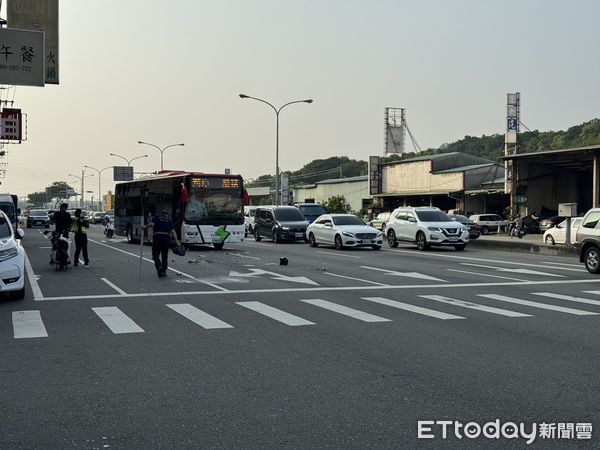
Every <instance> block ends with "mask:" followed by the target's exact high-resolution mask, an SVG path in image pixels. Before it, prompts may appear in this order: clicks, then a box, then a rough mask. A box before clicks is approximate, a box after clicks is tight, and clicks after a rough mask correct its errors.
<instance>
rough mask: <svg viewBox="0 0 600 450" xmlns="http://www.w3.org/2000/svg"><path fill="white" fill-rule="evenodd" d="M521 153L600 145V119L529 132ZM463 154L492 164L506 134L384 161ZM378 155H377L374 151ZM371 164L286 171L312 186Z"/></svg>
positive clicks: (339, 159)
mask: <svg viewBox="0 0 600 450" xmlns="http://www.w3.org/2000/svg"><path fill="white" fill-rule="evenodd" d="M519 143H520V148H519V152H520V153H533V152H539V151H546V150H558V149H562V148H573V147H585V146H588V145H596V144H600V119H593V120H590V121H589V122H584V123H582V124H581V125H575V126H573V127H570V128H569V129H568V130H566V131H544V132H540V131H537V130H534V131H525V132H524V133H520V134H519ZM450 152H462V153H466V154H468V155H473V156H479V157H480V158H486V159H489V160H492V161H498V158H499V157H501V156H503V155H504V135H501V134H493V135H491V136H485V135H483V136H481V137H474V136H465V137H464V138H463V139H460V140H458V141H456V142H453V143H451V144H442V145H441V146H440V147H439V148H430V149H427V150H425V151H422V152H420V153H408V154H404V155H390V156H387V157H385V158H384V161H386V162H391V161H397V160H402V159H407V158H414V157H415V156H425V155H433V154H437V153H450ZM374 154H376V152H374ZM367 170H368V164H367V161H360V160H359V161H357V160H354V159H349V158H348V157H346V156H333V157H331V158H327V159H316V160H314V161H312V162H310V163H308V164H306V165H305V166H303V167H302V168H301V169H300V170H297V171H295V172H286V173H287V174H288V176H289V179H290V185H291V186H297V185H301V184H311V183H316V182H317V181H321V180H327V179H331V178H346V177H355V176H359V175H366V174H367ZM270 184H273V175H261V176H260V177H258V178H257V179H256V180H253V181H251V182H248V183H247V184H246V185H247V186H248V187H256V186H267V185H270Z"/></svg>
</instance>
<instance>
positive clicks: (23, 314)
mask: <svg viewBox="0 0 600 450" xmlns="http://www.w3.org/2000/svg"><path fill="white" fill-rule="evenodd" d="M12 323H13V332H14V337H15V339H26V338H38V337H48V332H47V331H46V327H45V326H44V322H43V321H42V316H41V314H40V312H39V311H13V313H12Z"/></svg>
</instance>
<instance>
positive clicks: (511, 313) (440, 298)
mask: <svg viewBox="0 0 600 450" xmlns="http://www.w3.org/2000/svg"><path fill="white" fill-rule="evenodd" d="M419 297H422V298H427V299H429V300H435V301H436V302H442V303H448V304H449V305H454V306H460V307H461V308H469V309H475V310H478V311H485V312H489V313H492V314H499V315H501V316H506V317H533V316H532V315H531V314H523V313H520V312H516V311H510V310H508V309H501V308H493V307H491V306H485V305H480V304H478V303H471V302H465V301H462V300H456V299H453V298H449V297H444V296H442V295H419Z"/></svg>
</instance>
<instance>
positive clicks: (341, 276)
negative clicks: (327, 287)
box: [323, 272, 389, 286]
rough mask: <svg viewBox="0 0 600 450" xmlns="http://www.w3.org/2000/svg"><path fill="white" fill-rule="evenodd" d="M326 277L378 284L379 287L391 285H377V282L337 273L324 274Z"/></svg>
mask: <svg viewBox="0 0 600 450" xmlns="http://www.w3.org/2000/svg"><path fill="white" fill-rule="evenodd" d="M323 273H324V274H325V275H329V276H332V277H339V278H345V279H347V280H356V281H362V282H363V283H369V284H376V285H377V286H389V284H383V283H377V282H376V281H371V280H363V279H362V278H354V277H347V276H346V275H338V274H337V273H330V272H323Z"/></svg>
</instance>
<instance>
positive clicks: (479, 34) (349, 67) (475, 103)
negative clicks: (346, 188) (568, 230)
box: [0, 0, 600, 199]
mask: <svg viewBox="0 0 600 450" xmlns="http://www.w3.org/2000/svg"><path fill="white" fill-rule="evenodd" d="M2 3H3V5H2V9H3V14H2V16H3V17H6V15H5V14H4V9H5V4H6V0H5V1H4V2H2ZM59 20H60V25H59V28H60V30H59V35H60V85H47V86H46V87H43V88H40V87H24V86H20V87H17V88H16V89H4V90H2V91H1V95H2V99H6V98H8V99H13V98H14V101H15V103H14V107H18V108H21V109H22V110H23V111H24V112H25V113H27V117H28V119H27V141H26V142H23V143H22V144H16V145H8V146H6V147H5V149H8V151H9V153H8V166H7V171H6V177H5V179H3V180H1V181H2V186H1V187H0V191H3V192H11V193H16V194H18V195H26V194H28V193H31V192H35V191H41V190H43V189H45V187H46V186H48V185H50V184H51V183H52V182H53V181H69V182H72V183H73V185H74V186H76V187H77V188H78V187H79V182H78V180H77V179H75V178H73V177H69V176H68V175H67V174H69V173H75V174H81V168H82V165H89V166H92V167H95V168H97V169H102V168H104V167H108V166H112V165H121V164H122V163H124V161H123V160H121V159H119V158H115V157H113V156H110V155H109V153H111V152H112V153H117V154H120V155H122V156H125V157H126V158H133V157H135V156H139V155H143V154H148V155H149V157H148V158H142V159H140V160H137V161H135V162H134V166H135V170H136V172H138V171H140V172H142V171H147V172H150V171H154V170H157V169H159V168H160V153H159V151H158V150H157V149H155V148H153V147H150V146H146V145H139V144H137V141H138V140H142V141H147V142H151V143H153V144H155V145H157V146H160V147H164V146H166V145H169V144H175V143H179V142H183V143H185V146H184V147H174V148H170V149H168V150H166V151H165V153H164V159H165V168H166V169H191V170H196V171H203V172H223V170H224V169H225V168H230V169H231V170H232V172H233V173H241V174H242V175H243V176H244V178H246V179H252V178H256V177H258V176H260V175H264V174H273V173H274V172H275V113H274V112H273V110H271V109H270V108H269V107H268V106H267V105H265V104H262V103H259V102H256V101H253V100H242V99H240V98H239V97H238V94H239V93H245V94H248V95H251V96H255V97H259V98H262V99H265V100H267V101H269V102H271V103H273V104H274V105H275V106H280V105H282V104H284V103H287V102H289V101H293V100H300V99H305V98H312V99H314V103H312V104H304V103H300V104H297V105H296V104H295V105H291V106H289V107H286V108H285V109H284V110H283V111H282V112H281V116H280V119H281V120H280V154H279V161H280V168H281V170H282V171H285V170H298V169H300V168H301V167H302V166H303V165H305V164H307V163H309V162H311V161H312V160H314V159H324V158H328V157H331V156H348V157H349V158H352V159H362V160H367V159H368V157H369V155H382V154H383V137H384V134H383V113H384V107H386V106H392V107H404V108H406V110H407V121H408V124H409V127H410V128H411V131H412V132H413V134H414V136H415V138H416V139H417V141H418V143H419V144H420V146H421V148H423V149H425V148H429V147H439V146H440V145H441V144H443V143H449V142H453V141H456V140H458V139H461V138H462V137H464V136H465V135H471V136H481V135H483V134H486V135H489V134H494V133H503V132H504V128H505V116H506V93H507V92H516V91H519V92H521V104H522V107H521V114H522V121H523V122H524V123H525V125H527V127H529V128H530V129H539V130H541V131H546V130H561V129H566V128H568V127H570V126H573V125H577V124H580V123H581V122H584V121H587V120H591V119H593V118H596V117H600V111H599V108H600V58H599V57H598V55H599V53H600V33H599V32H598V23H599V22H600V2H599V1H597V0H576V1H571V2H565V1H554V0H527V1H523V0H504V1H501V2H499V1H485V0H473V1H466V0H457V1H445V0H444V1H442V0H438V1H401V0H389V1H388V0H361V1H358V0H219V1H214V0H211V1H208V0H171V1H168V2H166V1H159V0H103V1H81V0H60V19H59ZM407 145H408V148H409V149H410V148H411V145H410V143H409V144H407ZM91 173H94V171H91ZM113 188H114V183H113V182H112V171H111V170H107V171H104V172H103V174H102V190H103V191H104V192H106V190H107V189H113ZM88 189H93V190H94V191H95V192H97V190H98V181H97V175H95V176H93V177H90V178H86V190H88ZM89 196H90V194H88V195H87V198H88V199H89ZM94 198H95V199H97V194H96V195H95V196H94Z"/></svg>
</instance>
